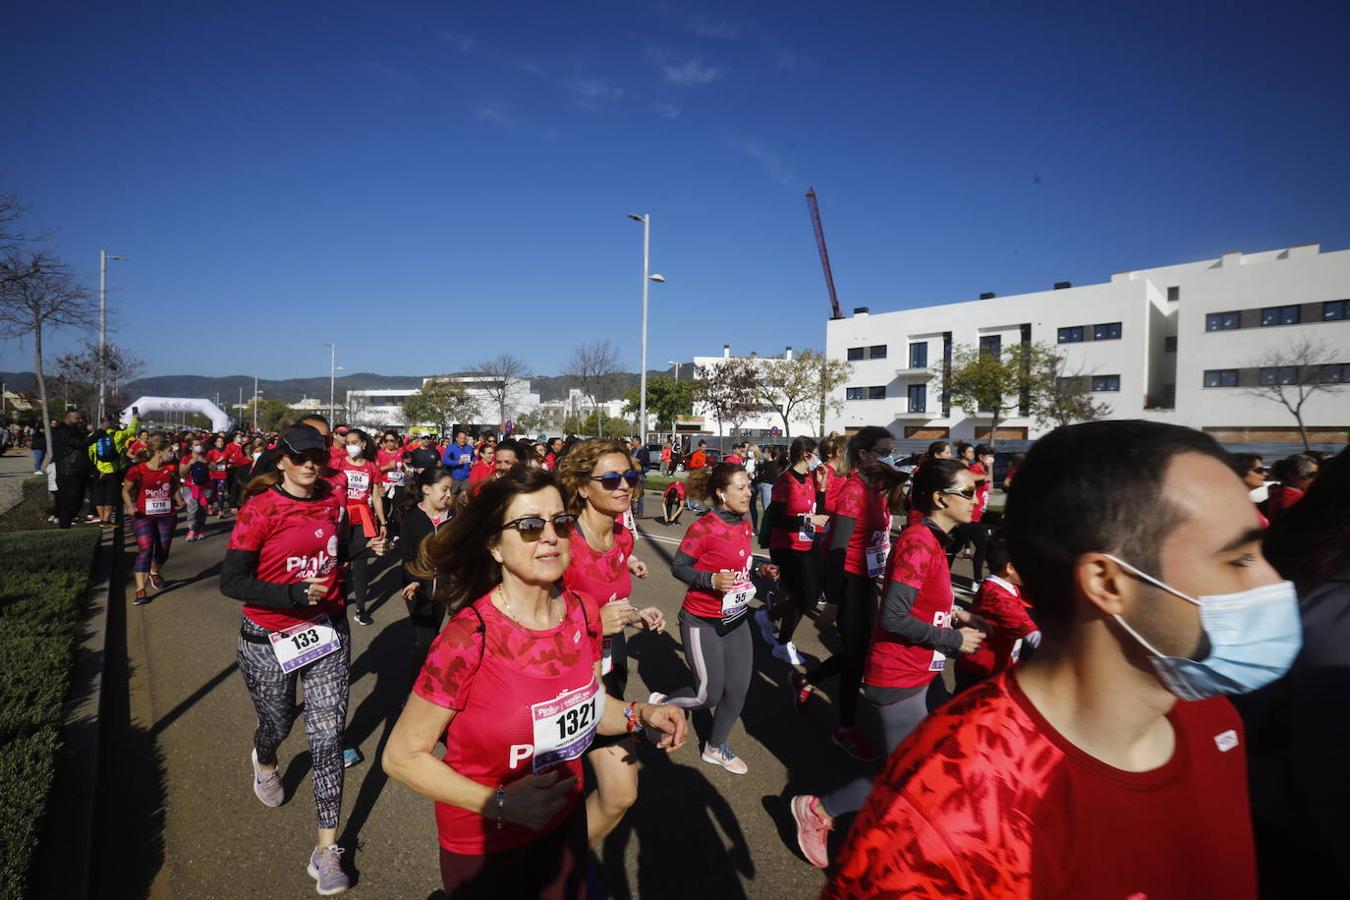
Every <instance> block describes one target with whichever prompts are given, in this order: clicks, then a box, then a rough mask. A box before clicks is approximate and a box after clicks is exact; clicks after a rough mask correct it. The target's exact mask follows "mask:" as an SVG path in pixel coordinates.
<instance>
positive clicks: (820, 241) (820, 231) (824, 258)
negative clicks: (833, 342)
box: [806, 187, 844, 319]
mask: <svg viewBox="0 0 1350 900" xmlns="http://www.w3.org/2000/svg"><path fill="white" fill-rule="evenodd" d="M806 205H807V207H808V208H810V210H811V227H812V228H814V229H815V232H816V246H817V247H818V248H819V249H820V267H821V268H822V269H824V270H825V286H826V287H827V288H829V289H830V308H831V309H832V310H833V315H831V316H830V318H831V319H842V318H843V317H844V314H843V312H841V311H840V309H839V295H838V294H836V293H835V292H834V273H833V272H831V271H830V251H829V250H827V249H825V227H824V226H823V225H821V224H820V204H818V203H816V189H815V188H813V187H809V188H807V189H806Z"/></svg>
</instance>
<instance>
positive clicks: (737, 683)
mask: <svg viewBox="0 0 1350 900" xmlns="http://www.w3.org/2000/svg"><path fill="white" fill-rule="evenodd" d="M689 495H690V497H693V498H697V499H700V500H707V501H708V502H710V503H711V504H712V509H711V510H710V511H709V512H708V514H707V515H705V516H703V517H701V518H699V519H698V520H697V521H696V522H694V523H693V524H692V525H690V526H689V530H688V531H686V532H685V535H684V540H682V541H680V549H679V550H678V551H676V553H675V559H674V561H672V562H671V565H670V571H671V574H672V575H674V576H675V577H676V578H678V579H679V580H680V581H682V582H684V583H685V584H687V585H688V586H689V589H688V591H686V592H685V595H684V606H683V607H682V608H681V609H680V642H681V643H682V644H683V645H684V656H685V661H686V662H687V663H688V664H689V668H690V669H691V670H692V671H693V673H694V677H695V679H696V680H697V682H698V684H697V685H696V687H693V688H681V689H680V690H677V691H675V692H674V693H672V694H671V695H670V697H669V698H666V697H665V696H663V695H661V694H655V693H654V694H652V696H651V698H650V699H651V700H652V702H655V703H664V702H669V703H671V704H672V705H674V706H679V707H683V708H684V709H688V710H695V709H712V710H713V724H712V731H711V733H710V734H709V737H708V741H707V743H706V744H705V745H704V747H703V761H704V762H706V763H710V764H712V765H717V766H721V767H722V768H724V769H726V770H727V771H728V772H731V773H732V774H735V775H744V774H745V773H746V772H747V771H749V768H748V767H747V766H746V764H745V761H744V760H742V759H741V758H740V757H738V756H737V755H736V754H735V753H733V752H732V750H731V744H730V743H729V740H730V737H731V729H732V727H733V726H734V725H735V724H736V720H737V719H739V718H740V716H741V709H742V708H743V707H744V706H745V696H746V693H747V692H748V691H749V689H750V675H751V673H752V671H753V669H754V665H755V648H754V646H753V640H752V638H751V636H750V629H748V628H746V627H745V623H746V621H747V619H749V616H747V615H746V612H747V611H748V610H749V608H750V607H749V604H750V600H751V599H752V598H753V597H754V596H755V585H754V582H753V581H752V580H751V579H752V578H754V577H755V576H759V577H762V578H767V579H771V580H772V579H776V578H778V574H779V567H778V566H777V565H776V564H773V563H764V564H761V563H759V562H758V561H757V560H756V559H755V557H754V552H753V550H752V549H751V544H750V538H751V534H750V521H749V519H748V518H747V516H748V515H749V512H750V476H749V475H746V474H745V470H744V469H743V468H741V467H740V466H735V465H731V464H730V463H719V464H718V465H716V466H712V467H708V466H704V467H703V468H701V469H698V470H696V471H695V472H694V473H693V474H691V475H690V476H689Z"/></svg>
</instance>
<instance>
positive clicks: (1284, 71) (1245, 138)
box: [0, 2, 1350, 378]
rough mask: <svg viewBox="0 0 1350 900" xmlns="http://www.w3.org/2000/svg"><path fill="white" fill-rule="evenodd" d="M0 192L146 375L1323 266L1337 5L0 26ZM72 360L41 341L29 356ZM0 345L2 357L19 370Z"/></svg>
mask: <svg viewBox="0 0 1350 900" xmlns="http://www.w3.org/2000/svg"><path fill="white" fill-rule="evenodd" d="M6 32H7V37H9V40H7V41H6V44H7V51H6V53H5V54H4V55H3V57H0V79H2V82H0V83H3V84H4V88H3V91H4V105H5V108H6V112H7V117H6V118H7V126H6V129H5V132H6V133H5V136H4V138H3V141H0V170H3V171H4V172H5V181H4V182H3V184H4V186H5V188H6V189H8V190H11V191H15V192H17V193H19V194H20V195H21V196H22V197H23V199H24V200H25V201H26V202H27V203H28V204H29V205H30V206H31V207H32V208H33V225H35V226H38V227H43V228H49V229H52V230H53V231H54V232H55V233H56V242H57V244H58V245H59V248H60V250H61V251H62V252H63V253H64V254H65V255H66V256H67V257H68V258H69V259H70V260H71V261H72V262H73V263H74V264H75V265H76V266H77V267H78V268H79V269H80V270H81V271H82V272H83V273H85V274H86V275H87V277H88V280H89V283H90V284H91V286H92V285H94V284H96V281H97V260H98V251H99V249H100V248H101V247H106V248H107V249H108V250H109V251H110V252H113V253H117V254H119V255H122V256H124V257H125V260H124V261H123V262H120V263H114V264H113V265H114V268H113V270H112V274H111V277H110V282H111V284H112V286H113V288H114V290H113V292H112V293H111V294H110V299H111V302H112V303H113V304H114V308H115V314H116V320H117V323H118V328H119V331H118V333H117V334H116V335H115V340H117V341H118V342H119V343H122V344H124V345H127V346H129V347H130V348H132V349H133V350H134V351H136V352H137V353H138V354H139V355H140V356H142V357H143V358H144V359H145V360H146V361H147V363H148V367H147V368H148V373H149V374H175V373H196V374H210V375H225V374H235V373H247V374H254V373H257V374H259V375H262V376H264V377H268V378H277V377H291V376H301V375H316V374H321V373H324V372H326V369H327V366H328V351H327V349H326V348H324V347H323V346H321V344H322V342H325V341H330V340H332V341H336V342H337V344H338V356H339V359H338V362H339V364H341V365H343V366H344V367H345V368H346V369H347V371H378V372H384V373H390V374H427V373H432V372H439V371H448V370H453V369H458V368H463V367H466V366H467V365H469V364H471V363H472V362H474V361H476V360H479V359H482V358H485V357H488V356H491V355H495V354H496V353H499V352H504V351H509V352H513V353H516V354H517V355H519V356H521V357H523V358H525V359H527V360H528V361H529V362H530V363H531V365H532V367H533V368H534V369H535V370H536V371H538V372H540V373H545V374H551V373H555V372H557V371H559V370H560V369H561V368H562V367H563V366H564V365H565V364H566V362H567V360H568V359H569V358H570V357H571V355H572V352H573V350H574V349H575V347H576V346H577V345H578V344H579V343H582V342H584V341H591V340H596V339H600V338H608V339H610V340H612V341H613V342H615V344H616V345H618V346H619V347H620V349H621V353H622V359H623V362H624V363H625V364H627V365H628V367H630V368H631V369H636V368H637V363H638V353H639V343H638V336H639V324H640V318H639V315H640V303H639V296H640V293H639V292H640V286H641V227H640V226H638V225H637V224H635V223H633V222H630V221H628V220H627V219H626V218H625V214H626V213H628V212H639V213H641V212H648V213H650V214H651V215H652V217H653V228H652V269H653V271H656V272H661V273H663V274H664V275H666V277H667V278H668V279H669V283H667V284H665V285H656V286H654V287H653V291H652V310H651V326H650V344H649V346H650V350H649V360H650V362H651V365H652V366H653V367H654V368H655V367H659V366H662V365H663V364H664V363H665V361H666V360H671V359H685V360H687V359H688V358H690V357H691V356H693V355H696V354H698V355H701V354H715V353H717V352H719V351H720V348H721V345H722V343H723V342H728V341H729V342H730V343H731V344H732V346H733V348H734V349H735V350H737V352H741V351H745V352H748V351H750V350H756V351H758V352H760V353H772V352H776V351H778V350H781V349H782V347H783V346H785V345H789V344H791V345H793V346H796V347H802V346H815V347H820V346H821V345H822V344H823V342H824V331H825V328H824V323H825V320H826V318H827V317H828V313H829V307H828V301H827V298H826V293H825V288H824V284H823V280H822V277H821V273H820V266H819V261H818V259H817V256H816V249H815V244H814V241H813V239H812V235H811V229H810V224H809V220H808V218H807V211H806V204H805V202H804V200H803V193H804V192H805V190H806V188H807V186H808V185H814V186H815V188H816V190H817V192H818V193H819V195H820V199H821V206H822V212H823V215H824V220H825V228H826V233H827V236H828V239H829V243H830V252H831V258H832V262H833V265H834V272H835V278H836V281H837V284H838V289H839V294H840V298H841V302H842V304H843V305H844V306H845V308H846V309H847V308H849V307H853V306H870V307H871V308H872V309H873V310H874V311H877V310H886V309H896V308H902V307H906V306H916V305H924V304H930V303H938V302H944V301H949V300H958V299H971V298H973V297H975V296H976V295H977V294H978V293H979V292H980V291H985V290H992V291H997V292H999V293H1000V294H1009V293H1017V292H1020V291H1027V290H1037V289H1044V288H1047V287H1049V286H1050V285H1051V283H1052V282H1055V281H1059V280H1070V281H1073V282H1075V283H1078V282H1091V281H1101V280H1105V279H1106V278H1107V277H1109V274H1110V273H1111V272H1112V271H1118V270H1122V269H1129V268H1143V267H1148V266H1153V265H1163V264H1168V263H1174V262H1180V261H1185V260H1190V259H1200V258H1204V257H1208V256H1215V255H1218V254H1220V253H1222V252H1224V251H1227V250H1238V249H1240V250H1246V251H1254V250H1260V249H1268V248H1272V247H1282V246H1287V245H1290V244H1294V243H1301V242H1308V241H1318V242H1321V243H1322V245H1323V248H1324V249H1342V248H1345V247H1347V246H1350V168H1347V164H1346V152H1347V151H1346V148H1347V147H1350V116H1347V115H1346V114H1345V110H1346V101H1347V86H1350V55H1347V54H1346V53H1345V49H1344V48H1345V46H1346V45H1347V41H1348V40H1350V6H1348V5H1347V4H1345V3H1341V2H1325V3H1282V4H1278V5H1271V4H1261V5H1258V4H1246V5H1243V4H1210V3H1200V2H1194V3H1181V4H1178V3H1131V4H1104V3H1088V4H1084V3H1065V4H1059V5H1056V4H1043V5H1042V4H1007V3H988V4H984V3H972V4H961V5H960V8H959V9H956V8H955V6H954V5H953V4H948V3H899V2H887V3H883V2H870V3H846V2H840V3H829V4H826V3H819V2H810V3H756V4H749V3H747V4H727V3H724V4H708V5H703V6H692V5H684V4H676V3H644V2H590V3H583V4H571V3H564V4H559V3H542V2H541V3H528V4H526V3H509V2H503V3H473V4H470V3H435V4H430V3H429V4H415V3H397V2H394V3H391V2H383V3H379V4H373V3H343V2H334V3H324V4H318V3H311V4H301V3H248V2H241V3H234V4H225V5H216V6H213V7H212V8H207V6H206V5H205V4H163V3H143V4H136V3H127V4H115V5H114V4H97V5H96V4H66V3H40V4H25V5H22V6H20V7H16V8H15V9H13V10H11V12H10V13H9V15H8V16H7V20H6ZM73 338H74V336H64V337H63V338H60V339H58V340H57V341H56V342H55V347H54V349H55V350H58V351H59V350H60V349H62V348H63V347H64V346H66V345H68V344H69V343H70V342H71V341H72V340H73ZM29 359H30V355H29V352H28V348H27V346H23V347H21V346H19V345H18V344H17V343H16V342H13V341H11V342H7V343H5V344H3V345H2V346H0V369H10V370H15V369H28V368H30V367H31V365H30V363H29Z"/></svg>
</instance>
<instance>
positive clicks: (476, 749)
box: [382, 466, 686, 898]
mask: <svg viewBox="0 0 1350 900" xmlns="http://www.w3.org/2000/svg"><path fill="white" fill-rule="evenodd" d="M572 522H573V519H572V516H570V515H569V514H568V513H567V511H566V509H565V508H564V506H563V499H562V494H561V492H560V491H559V489H558V482H557V480H556V479H555V478H554V477H553V475H552V474H550V473H549V472H546V471H544V470H542V469H527V468H525V467H523V466H518V467H515V468H512V469H511V470H510V471H509V472H507V473H506V474H504V475H502V476H501V477H500V478H494V479H491V480H489V481H487V482H485V483H484V484H483V486H482V488H481V489H480V490H479V492H478V494H477V496H475V497H474V499H472V500H471V501H469V503H468V505H467V506H466V507H465V508H464V510H463V511H461V512H460V513H459V514H457V515H456V516H455V518H454V519H452V520H451V521H450V523H449V525H447V526H446V527H444V528H441V529H440V530H439V531H437V532H436V534H435V535H434V536H433V537H432V538H430V539H429V540H427V541H426V542H425V543H424V544H423V545H422V553H421V556H420V558H419V560H418V564H417V566H416V567H415V568H414V572H413V574H415V575H417V576H418V577H422V578H431V577H435V578H436V579H437V590H438V595H439V596H438V599H441V600H442V601H444V602H445V604H446V605H447V606H448V607H449V609H450V610H451V611H452V614H453V617H452V618H451V619H450V621H449V622H448V623H447V624H446V626H445V629H444V630H443V631H442V632H441V634H440V636H439V637H437V638H436V640H435V641H434V642H433V643H432V646H431V651H430V653H429V654H428V655H427V661H426V664H425V665H424V666H423V667H422V672H421V674H420V675H419V676H418V679H417V683H416V684H415V685H414V687H413V692H412V695H411V696H409V697H408V702H407V705H405V706H404V707H403V713H402V715H401V716H400V717H399V720H398V723H397V724H396V725H395V726H394V730H393V732H392V733H391V734H390V736H389V740H388V743H387V744H386V745H385V750H384V756H383V760H382V761H383V765H384V769H385V771H386V772H388V773H389V775H390V776H392V777H393V778H395V779H397V780H398V781H402V782H404V783H405V784H407V785H409V786H411V787H412V788H413V789H414V790H416V791H417V792H418V793H421V794H424V795H426V796H428V797H432V798H434V799H435V800H436V824H437V831H438V832H439V839H440V840H439V842H440V863H441V879H442V881H443V883H444V887H445V892H446V893H447V894H448V895H449V896H450V897H452V898H461V897H544V898H578V897H582V896H584V895H585V892H586V884H585V882H586V847H587V844H586V806H585V804H583V803H581V802H580V801H581V795H582V787H581V774H582V771H581V756H582V754H584V753H585V752H586V750H587V748H589V746H590V744H591V741H592V739H593V738H594V737H595V735H596V734H597V733H599V734H633V733H635V732H636V731H637V730H638V729H639V728H641V727H642V726H648V727H651V728H655V729H659V730H660V731H661V732H662V733H663V734H662V737H661V739H660V744H659V745H660V746H661V747H662V748H663V749H675V748H676V747H678V746H680V744H681V743H683V741H684V735H685V729H686V726H685V722H684V716H682V715H681V714H680V713H679V711H678V710H675V709H672V708H671V707H668V706H656V705H650V704H644V703H629V704H627V705H625V704H621V703H612V702H611V703H607V702H606V701H605V692H604V690H603V688H602V686H601V681H600V660H601V654H602V639H601V627H600V621H601V619H600V611H599V609H598V608H596V607H595V606H594V605H592V604H591V602H590V601H589V600H587V599H585V598H584V597H582V596H580V595H578V594H575V593H573V592H572V591H569V590H567V589H566V588H562V587H560V582H561V580H562V578H563V574H564V572H565V571H566V569H567V565H568V561H569V559H570V550H569V547H568V540H567V539H568V537H569V536H570V534H571V532H572ZM466 607H467V608H466ZM442 738H443V739H444V742H445V755H444V757H443V758H441V759H438V758H437V756H436V754H435V750H436V743H437V741H438V740H441V739H442Z"/></svg>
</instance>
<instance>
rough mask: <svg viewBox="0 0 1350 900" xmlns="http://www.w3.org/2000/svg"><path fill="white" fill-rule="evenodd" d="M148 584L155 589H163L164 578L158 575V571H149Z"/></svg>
mask: <svg viewBox="0 0 1350 900" xmlns="http://www.w3.org/2000/svg"><path fill="white" fill-rule="evenodd" d="M150 586H151V587H153V588H154V589H155V590H157V591H162V590H164V579H163V578H161V577H160V574H159V573H158V572H151V573H150Z"/></svg>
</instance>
